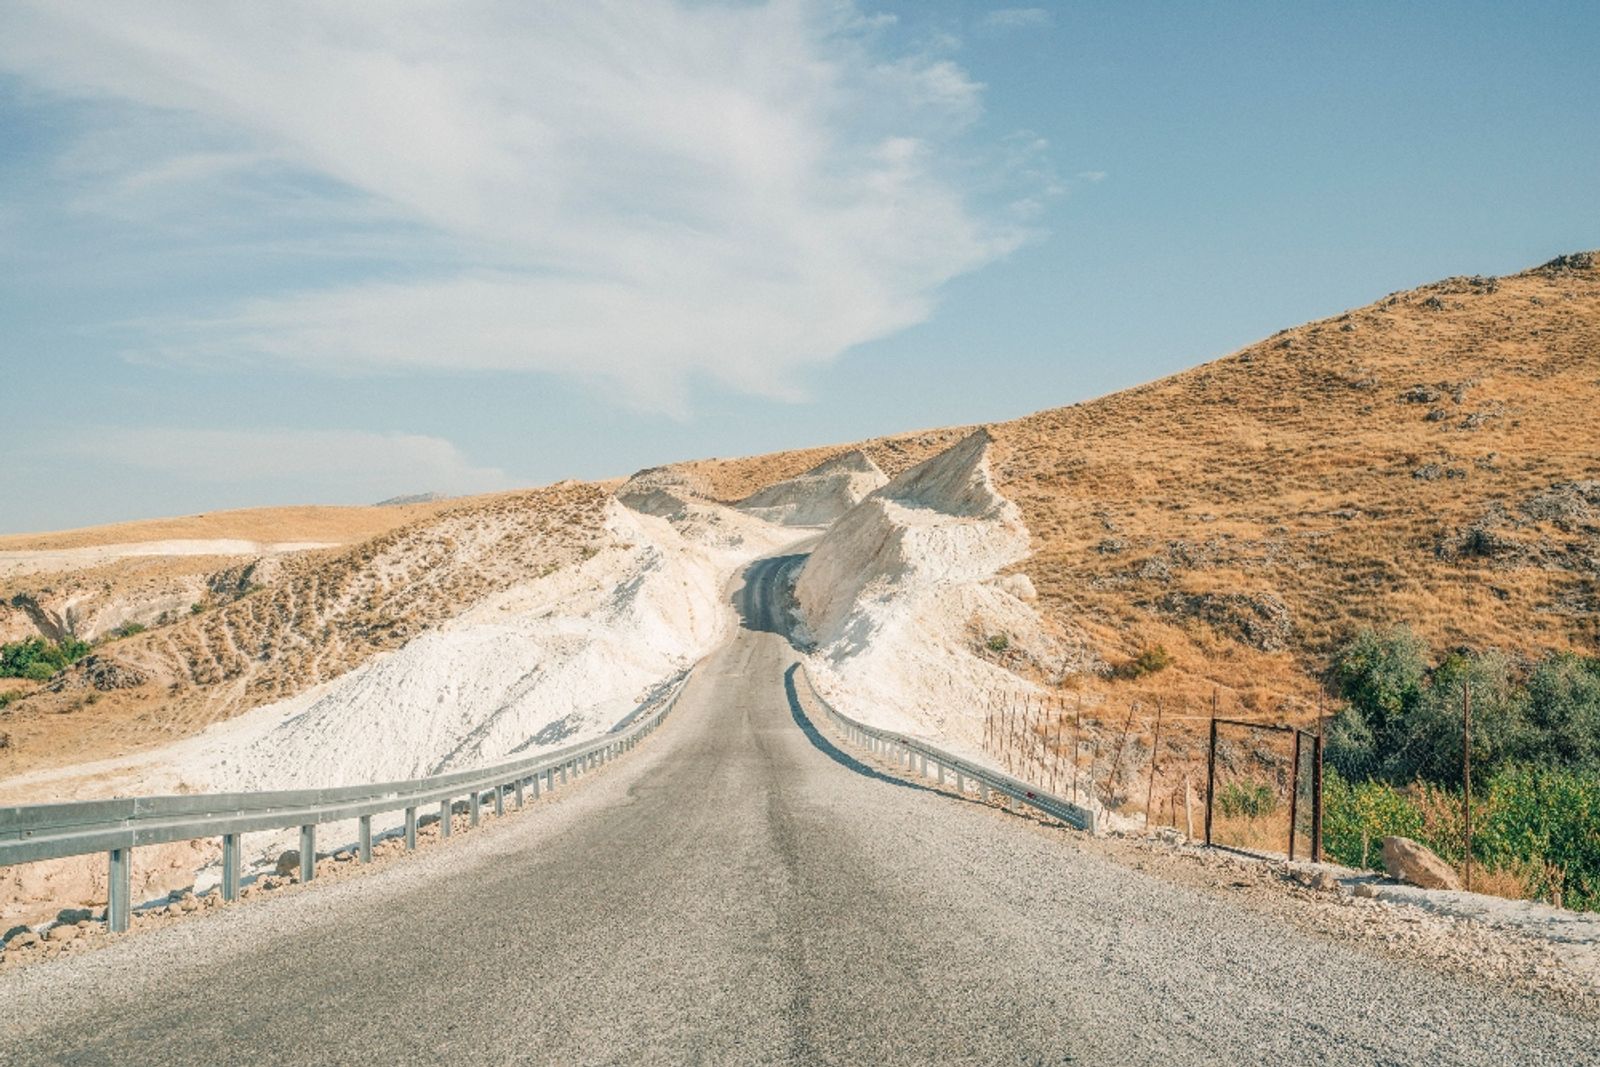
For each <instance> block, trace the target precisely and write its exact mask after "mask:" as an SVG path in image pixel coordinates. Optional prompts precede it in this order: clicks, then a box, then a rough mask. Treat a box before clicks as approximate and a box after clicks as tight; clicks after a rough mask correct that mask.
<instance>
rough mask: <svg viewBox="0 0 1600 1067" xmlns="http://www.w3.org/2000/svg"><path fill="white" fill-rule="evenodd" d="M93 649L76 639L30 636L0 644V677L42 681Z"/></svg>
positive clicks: (85, 642)
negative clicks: (56, 639)
mask: <svg viewBox="0 0 1600 1067" xmlns="http://www.w3.org/2000/svg"><path fill="white" fill-rule="evenodd" d="M93 647H94V646H93V645H91V644H89V642H87V641H79V640H78V639H77V638H75V637H68V638H65V639H63V640H61V641H46V640H45V639H44V638H42V637H29V638H27V639H25V640H22V641H14V642H12V643H11V644H8V645H0V678H26V679H28V680H29V681H34V682H43V681H46V680H48V679H49V678H51V677H52V676H53V675H55V674H56V672H58V671H62V670H65V669H66V668H67V667H69V666H71V665H72V664H74V663H76V662H77V661H78V660H80V659H82V658H83V657H84V656H87V655H88V654H89V652H90V651H91V650H92V649H93Z"/></svg>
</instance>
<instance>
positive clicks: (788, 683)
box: [783, 663, 966, 800]
mask: <svg viewBox="0 0 1600 1067" xmlns="http://www.w3.org/2000/svg"><path fill="white" fill-rule="evenodd" d="M799 669H800V664H798V663H791V664H790V665H789V669H788V670H786V671H784V672H783V691H784V693H785V695H787V696H788V698H789V714H790V715H791V716H793V717H794V724H795V725H796V726H798V727H800V732H801V733H803V734H805V735H806V739H807V740H808V741H810V742H811V743H812V745H814V746H815V747H816V749H817V751H818V752H821V753H822V754H823V755H824V756H827V757H828V758H829V759H831V760H833V762H835V763H837V764H839V766H841V767H843V768H845V769H846V770H850V771H854V772H855V773H857V774H864V775H866V776H867V777H868V778H875V779H877V780H878V781H880V782H887V783H888V784H889V785H897V786H900V787H901V788H902V789H915V790H917V791H918V792H922V793H938V794H939V795H940V796H948V797H949V798H950V799H951V800H965V799H966V798H965V797H958V796H956V795H955V794H954V793H946V792H945V791H944V790H942V789H934V788H933V787H932V786H926V785H919V784H918V783H916V782H908V781H906V780H905V779H904V778H896V777H895V776H894V775H892V774H884V773H883V772H882V771H880V770H878V769H877V768H875V767H870V766H868V765H867V764H865V763H862V762H861V761H860V760H858V759H856V758H855V757H854V756H852V755H850V754H849V753H848V752H846V751H844V750H843V749H841V748H839V747H838V746H837V745H835V744H834V743H833V742H832V741H829V740H828V739H827V738H826V737H824V736H822V731H820V730H818V729H817V728H816V726H815V725H814V724H813V723H812V721H811V718H810V716H808V715H807V714H806V710H805V708H803V707H802V706H801V705H800V693H799V691H798V690H796V689H795V687H794V674H795V671H798V670H799Z"/></svg>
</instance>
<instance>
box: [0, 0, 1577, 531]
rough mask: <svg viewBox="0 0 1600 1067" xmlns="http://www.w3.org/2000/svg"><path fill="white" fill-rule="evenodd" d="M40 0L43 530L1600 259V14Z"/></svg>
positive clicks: (752, 413)
mask: <svg viewBox="0 0 1600 1067" xmlns="http://www.w3.org/2000/svg"><path fill="white" fill-rule="evenodd" d="M396 10H397V9H396V8H394V7H391V6H381V5H375V4H349V5H326V4H317V3H310V2H286V3H284V4H280V5H268V6H262V5H253V4H244V3H237V4H235V3H209V4H201V3H193V4H181V3H179V4H167V5H147V6H146V8H145V9H140V8H126V7H119V8H117V17H116V18H115V19H111V18H106V17H103V16H104V11H105V8H104V5H91V4H75V3H37V4H35V3H32V2H27V0H21V2H13V3H10V4H8V5H6V7H5V9H4V11H3V12H0V279H3V283H0V381H3V383H4V386H3V392H0V418H3V419H4V426H5V432H4V433H3V435H0V459H3V462H0V532H14V531H24V530H35V529H46V528H58V527H64V526H75V525H85V524H90V523H98V522H107V521H115V520H119V519H127V518H137V517H144V516H153V515H163V514H181V513H189V512H195V511H204V510H212V509H217V508H223V507H240V506H249V505H256V504H281V503H294V502H314V503H365V502H370V501H373V500H377V499H380V498H382V497H386V496H390V495H396V494H401V493H408V492H417V491H423V490H439V491H444V492H452V493H454V492H470V491H479V490H486V489H495V488H504V487H510V486H515V485H532V484H541V483H545V482H549V481H553V480H556V479H559V478H564V477H597V476H608V475H615V474H625V473H628V472H629V471H632V470H634V469H636V468H639V467H642V466H646V465H652V464H656V463H660V462H665V461H669V460H673V459H683V458H691V457H696V456H707V455H740V454H747V453H752V452H760V451H767V450H772V449H777V448H784V447H791V446H798V445H806V444H820V443H827V442H834V441H848V440H854V439H858V438H863V437H868V436H875V435H878V434H883V433H890V432H895V431H899V430H905V429H912V428H917V427H923V426H936V425H944V424H950V423H961V422H976V421H986V420H996V419H1003V418H1008V417H1012V416H1016V415H1021V414H1025V413H1027V412H1029V411H1033V410H1037V409H1040V408H1043V407H1050V406H1055V405H1059V404H1066V403H1071V402H1073V401H1076V400H1082V399H1086V398H1089V397H1093V396H1096V395H1100V394H1103V393H1106V392H1110V391H1114V390H1116V389H1119V388H1122V387H1124V386H1128V385H1132V384H1135V383H1138V382H1141V381H1146V380H1149V379H1152V378H1156V377H1159V376H1161V375H1164V374H1167V373H1170V372H1172V371H1175V370H1178V369H1181V368H1183V367H1186V366H1190V365H1192V364H1194V363H1197V362H1201V361H1204V360H1207V359H1211V358H1215V357H1217V356H1220V355H1223V354H1226V353H1227V352H1228V351H1231V350H1232V349H1234V348H1237V347H1239V346H1240V345H1243V344H1246V343H1249V342H1250V341H1252V340H1254V339H1256V338H1258V337H1261V336H1263V335H1265V334H1268V333H1271V332H1272V331H1274V330H1276V329H1279V328H1281V327H1284V326H1288V325H1292V324H1294V323H1297V322H1300V321H1303V320H1305V319H1308V318H1313V317H1317V316H1321V315H1327V314H1331V313H1334V312H1337V311H1339V310H1340V309H1342V308H1345V307H1349V306H1352V305H1357V304H1362V303H1366V302H1367V301H1370V300H1372V299H1375V298H1377V297H1379V296H1382V295H1383V294H1384V293H1386V292H1389V291H1391V290H1394V289H1399V288H1403V287H1408V286H1411V285H1416V284H1420V283H1422V282H1425V281H1430V280H1432V279H1435V278H1437V277H1442V276H1445V275H1450V274H1470V273H1503V272H1508V271H1512V270H1517V269H1520V268H1522V267H1525V266H1530V265H1532V264H1535V263H1537V262H1540V261H1542V260H1544V259H1547V258H1549V257H1551V256H1553V255H1555V254H1557V253H1560V252H1564V251H1572V250H1576V249H1580V248H1595V247H1600V208H1597V202H1596V197H1595V192H1596V188H1595V187H1596V177H1595V176H1596V175H1597V174H1600V119H1597V117H1596V116H1600V86H1597V83H1596V80H1595V79H1594V77H1593V76H1592V60H1593V54H1594V48H1595V46H1596V44H1597V43H1600V6H1597V5H1594V4H1579V3H1572V4H1522V5H1515V6H1512V5H1491V4H1457V5H1452V6H1451V8H1450V9H1449V10H1448V11H1446V10H1445V9H1443V8H1439V7H1432V6H1424V5H1409V4H1407V5H1394V4H1373V5H1361V4H1325V5H1324V4H1296V5H1288V4H1211V5H1196V4H1170V5H1169V4H1102V5H1088V4H1083V5H1077V4H1059V5H1047V6H1041V7H1011V8H1006V7H999V6H994V5H983V4H936V3H915V4H912V3H905V4H893V3H889V4H867V3H859V4H856V5H854V6H850V5H846V4H841V3H836V2H823V0H816V2H806V0H794V2H789V3H779V4H770V5H763V4H726V5H724V4H715V3H692V4H676V3H668V2H662V3H632V4H623V3H615V4H612V3H602V2H585V3H571V4H559V3H556V4H548V5H521V4H509V3H507V4H495V3H477V4H456V3H449V2H433V3H426V4H418V5H416V6H414V7H411V8H408V9H407V14H406V17H404V18H400V17H398V16H397V15H396V14H395V11H396Z"/></svg>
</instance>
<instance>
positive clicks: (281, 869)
mask: <svg viewBox="0 0 1600 1067" xmlns="http://www.w3.org/2000/svg"><path fill="white" fill-rule="evenodd" d="M299 870H300V850H299V849H297V848H291V849H289V850H288V851H286V852H282V853H279V855H278V862H277V863H276V864H275V865H274V866H273V871H274V872H275V873H277V874H278V875H279V876H280V877H286V876H289V875H293V874H296V873H298V872H299Z"/></svg>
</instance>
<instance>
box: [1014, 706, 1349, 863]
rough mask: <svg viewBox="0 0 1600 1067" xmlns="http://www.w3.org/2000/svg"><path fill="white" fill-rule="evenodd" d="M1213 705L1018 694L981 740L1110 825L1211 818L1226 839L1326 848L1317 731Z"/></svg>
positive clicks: (1173, 825) (1183, 827) (1275, 847)
mask: <svg viewBox="0 0 1600 1067" xmlns="http://www.w3.org/2000/svg"><path fill="white" fill-rule="evenodd" d="M1215 707H1216V702H1215V701H1213V703H1212V705H1211V707H1210V708H1207V709H1204V710H1202V711H1201V712H1199V713H1196V712H1195V711H1194V710H1193V709H1192V708H1190V707H1187V706H1184V705H1182V704H1180V705H1179V706H1178V707H1176V708H1173V707H1170V706H1168V705H1167V703H1165V702H1164V701H1163V700H1161V699H1132V700H1129V701H1128V702H1127V703H1126V704H1123V705H1121V706H1117V705H1113V704H1112V703H1110V702H1108V701H1104V700H1101V701H1098V702H1095V703H1089V702H1086V701H1085V700H1084V699H1083V696H1082V695H1081V694H1071V693H1056V694H1043V695H1040V694H1029V695H1016V696H1013V697H1010V698H1000V699H996V700H994V701H992V702H991V703H990V704H989V705H988V706H987V707H986V708H985V709H984V723H983V736H982V747H983V750H984V753H985V754H986V755H987V756H988V758H989V759H990V760H992V761H993V762H994V763H995V764H996V765H997V766H999V767H1002V768H1004V769H1005V771H1006V772H1007V773H1008V774H1012V775H1015V776H1016V777H1019V778H1022V779H1025V780H1027V781H1029V782H1032V783H1033V784H1035V785H1038V786H1039V787H1040V788H1041V789H1043V790H1047V791H1049V792H1051V793H1053V794H1055V795H1057V796H1061V797H1063V798H1065V799H1069V800H1071V801H1072V802H1073V803H1079V804H1084V805H1086V806H1088V807H1090V808H1092V809H1093V810H1095V811H1096V812H1097V813H1099V818H1101V819H1102V820H1103V822H1104V823H1105V824H1108V825H1112V826H1116V825H1121V826H1123V827H1125V828H1126V827H1129V826H1131V827H1134V828H1139V827H1143V828H1146V829H1162V828H1168V829H1171V830H1174V831H1176V832H1177V833H1178V834H1180V835H1182V836H1184V837H1187V838H1190V839H1194V840H1200V839H1202V838H1205V837H1206V827H1207V826H1209V827H1210V830H1211V838H1210V840H1212V841H1214V843H1216V844H1220V845H1226V846H1229V847H1234V848H1239V849H1247V850H1250V851H1264V852H1274V853H1282V852H1284V851H1286V850H1287V849H1289V848H1293V850H1294V851H1295V852H1296V853H1297V854H1298V855H1302V856H1309V855H1314V854H1315V853H1317V852H1318V851H1319V850H1318V831H1319V824H1320V815H1321V804H1320V799H1319V798H1320V770H1319V769H1320V764H1321V759H1320V754H1321V747H1320V746H1321V742H1320V738H1319V736H1318V735H1316V734H1313V733H1309V732H1307V731H1304V730H1298V729H1296V728H1294V727H1291V726H1287V725H1281V724H1270V723H1259V722H1252V721H1247V720H1243V719H1218V718H1217V717H1216V716H1215V714H1214V709H1215ZM1214 721H1215V722H1217V723H1218V727H1217V736H1216V738H1215V746H1213V737H1212V728H1211V724H1212V723H1213V722H1214ZM1213 765H1214V766H1215V770H1214V771H1213V769H1212V768H1213ZM1291 826H1293V827H1294V831H1295V832H1294V834H1293V835H1292V836H1293V844H1292V845H1291V843H1290V839H1291V834H1290V827H1291Z"/></svg>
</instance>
